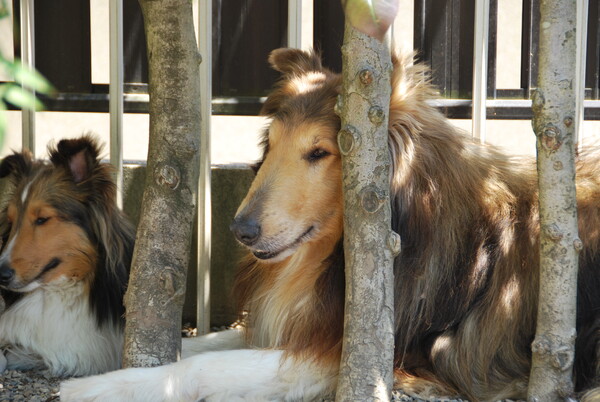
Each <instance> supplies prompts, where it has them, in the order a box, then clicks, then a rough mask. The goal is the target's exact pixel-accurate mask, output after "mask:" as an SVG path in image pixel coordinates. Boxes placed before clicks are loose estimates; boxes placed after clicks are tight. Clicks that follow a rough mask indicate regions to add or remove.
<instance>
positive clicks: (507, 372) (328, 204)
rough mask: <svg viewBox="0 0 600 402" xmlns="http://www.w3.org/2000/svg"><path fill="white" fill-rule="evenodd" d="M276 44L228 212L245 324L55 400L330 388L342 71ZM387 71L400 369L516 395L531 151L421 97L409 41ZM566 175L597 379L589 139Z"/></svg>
mask: <svg viewBox="0 0 600 402" xmlns="http://www.w3.org/2000/svg"><path fill="white" fill-rule="evenodd" d="M269 61H270V63H271V65H272V66H273V67H274V68H275V69H276V70H278V71H279V72H281V73H282V78H281V80H280V81H279V82H278V84H277V85H276V87H275V88H274V90H273V92H272V93H271V94H270V96H269V97H268V98H267V100H266V102H265V104H264V107H263V113H264V114H265V115H266V116H268V117H270V119H271V123H270V125H269V127H268V128H267V129H266V130H265V133H264V141H263V146H264V154H263V158H262V160H261V162H260V163H259V164H258V165H257V174H256V178H255V180H254V182H253V183H252V186H251V188H250V190H249V191H248V195H247V196H246V198H245V199H244V200H243V202H242V204H241V205H240V207H239V209H238V212H237V215H236V217H235V218H234V220H233V224H232V225H231V229H232V230H233V233H234V234H235V236H236V237H237V239H238V240H239V241H240V242H241V243H242V244H243V245H244V246H246V247H247V249H248V255H247V257H246V258H245V260H244V261H243V262H242V264H241V267H240V271H239V274H238V276H237V279H236V285H235V292H234V294H235V295H236V296H237V297H238V299H239V308H240V311H242V310H247V311H248V316H247V326H246V329H245V330H243V331H229V332H223V333H217V334H213V335H209V336H206V337H204V338H200V339H199V340H197V341H196V342H197V343H196V345H195V349H196V351H198V352H203V353H200V354H197V355H196V356H193V357H190V358H186V359H183V360H181V361H179V362H177V363H174V364H171V365H167V366H163V367H155V368H133V369H127V370H124V371H117V372H114V373H108V374H105V375H102V376H97V377H90V378H85V379H78V380H73V381H69V382H66V383H64V384H63V385H62V387H61V399H62V400H64V401H85V400H94V401H97V400H106V401H116V400H120V401H132V400H136V401H163V400H190V401H191V400H200V399H202V398H205V399H206V400H211V401H213V400H219V401H229V400H256V401H258V400H260V401H263V400H286V401H295V400H312V399H313V398H316V397H318V396H320V395H323V394H327V393H329V392H332V391H333V390H334V389H335V386H336V382H337V375H338V367H339V361H340V355H341V346H342V332H343V309H344V286H345V285H344V260H343V250H342V236H343V225H342V221H343V219H342V217H343V203H342V198H343V195H342V185H341V181H342V180H341V177H342V170H341V160H340V152H339V150H338V146H337V142H336V135H337V133H338V131H339V129H340V120H339V118H338V117H337V116H336V114H335V112H334V105H335V103H336V98H337V96H338V93H339V91H340V87H341V77H340V76H339V75H337V74H334V73H332V72H331V71H329V70H327V69H326V68H323V67H322V65H321V61H320V59H319V57H318V56H316V55H315V54H314V53H312V52H303V51H300V50H294V49H279V50H275V51H274V52H273V53H272V54H271V56H270V59H269ZM392 85H393V93H392V97H391V103H390V114H389V129H388V132H389V141H388V144H389V149H390V154H391V156H392V160H393V165H392V171H391V174H390V192H391V194H392V210H393V214H392V222H391V223H392V228H393V229H394V231H396V232H397V233H399V234H400V235H401V238H402V251H401V253H400V255H399V256H398V257H397V258H396V259H395V262H394V276H395V318H396V323H395V325H396V335H395V369H396V370H395V374H396V376H395V378H396V381H397V384H396V385H397V386H398V387H402V388H404V389H405V390H407V391H408V392H410V393H412V394H415V395H420V396H422V397H431V396H435V395H438V396H454V397H457V396H460V397H462V398H468V399H469V400H473V401H476V400H497V399H505V398H512V399H516V398H525V397H526V388H527V379H528V375H529V369H530V359H531V342H532V341H533V338H534V333H535V322H536V312H537V295H538V283H539V279H538V274H539V263H538V258H539V257H538V247H539V244H538V243H539V222H538V196H537V191H536V188H537V178H536V169H535V161H534V160H533V159H528V160H525V159H515V158H509V157H508V156H505V155H504V154H502V153H501V152H500V151H499V150H498V149H495V148H494V147H492V146H485V145H481V144H478V143H475V142H473V141H472V140H471V139H470V138H469V137H467V136H466V135H464V134H463V133H461V132H459V131H458V130H457V129H456V128H454V127H453V126H452V125H451V123H450V122H449V121H448V120H447V119H446V118H445V117H444V116H443V115H442V114H441V113H440V112H439V111H438V110H437V109H435V108H434V107H433V106H431V104H430V102H429V100H431V99H432V98H434V97H435V91H434V90H433V88H432V87H431V86H430V84H429V81H428V78H427V74H426V69H425V68H424V67H423V66H421V65H419V64H413V63H412V60H411V58H410V57H405V58H403V59H398V58H394V71H393V75H392ZM365 118H366V117H365ZM577 180H578V181H577V192H578V206H579V230H580V238H581V240H582V242H583V244H584V248H583V250H582V252H581V255H580V259H579V261H580V272H579V287H578V291H579V298H578V311H577V314H578V319H577V332H578V334H580V335H579V337H578V338H577V344H576V357H575V381H576V388H577V390H578V391H582V390H586V389H589V388H591V387H593V386H595V385H596V384H598V381H599V380H600V377H599V371H598V370H599V366H598V351H599V346H600V345H599V344H598V339H599V335H600V229H599V228H600V157H599V155H598V154H596V155H593V153H589V154H587V155H580V157H579V158H578V162H577ZM383 246H384V245H382V247H383ZM244 347H245V348H244ZM217 349H220V350H218V351H215V350H217ZM210 350H213V351H210Z"/></svg>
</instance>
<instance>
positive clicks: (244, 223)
mask: <svg viewBox="0 0 600 402" xmlns="http://www.w3.org/2000/svg"><path fill="white" fill-rule="evenodd" d="M229 229H230V230H231V231H232V232H233V235H234V236H235V238H236V239H238V240H239V241H240V242H241V243H243V244H245V245H246V246H251V245H253V244H254V243H256V240H258V238H259V237H260V225H259V224H258V222H256V220H255V219H253V218H248V217H237V216H236V217H235V219H234V220H233V222H232V223H231V225H230V226H229Z"/></svg>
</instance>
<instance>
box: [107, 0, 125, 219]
mask: <svg viewBox="0 0 600 402" xmlns="http://www.w3.org/2000/svg"><path fill="white" fill-rule="evenodd" d="M109 20H110V23H109V25H110V40H109V42H110V84H109V107H108V108H109V112H110V163H111V164H112V165H113V166H114V167H115V170H116V177H115V183H116V184H117V204H118V205H119V208H122V207H123V0H110V4H109Z"/></svg>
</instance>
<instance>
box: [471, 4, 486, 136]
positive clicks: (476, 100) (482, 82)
mask: <svg viewBox="0 0 600 402" xmlns="http://www.w3.org/2000/svg"><path fill="white" fill-rule="evenodd" d="M489 16H490V1H489V0H477V1H476V2H475V43H474V46H473V112H472V116H473V138H478V139H479V141H480V142H482V143H484V142H485V135H486V132H485V128H486V127H485V123H486V122H485V119H486V99H487V70H488V66H487V64H488V37H489Z"/></svg>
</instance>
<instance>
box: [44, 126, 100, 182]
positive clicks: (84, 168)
mask: <svg viewBox="0 0 600 402" xmlns="http://www.w3.org/2000/svg"><path fill="white" fill-rule="evenodd" d="M48 152H49V154H50V161H52V163H53V164H54V166H63V167H65V168H67V169H68V171H69V172H71V174H72V175H73V180H74V181H75V183H79V182H81V181H83V180H85V179H87V178H88V177H90V176H91V174H92V172H93V170H94V168H95V167H96V166H98V164H99V163H100V161H99V160H98V154H99V153H100V146H99V145H98V142H97V141H96V139H94V138H93V137H92V136H90V135H84V136H83V137H81V138H76V139H71V140H61V141H60V142H59V143H58V145H57V146H56V149H53V148H49V149H48Z"/></svg>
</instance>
